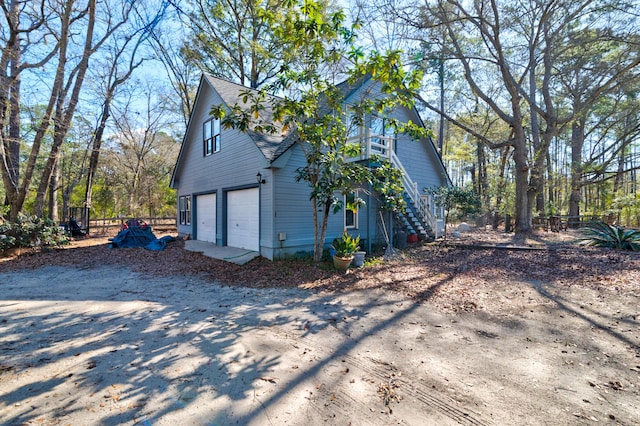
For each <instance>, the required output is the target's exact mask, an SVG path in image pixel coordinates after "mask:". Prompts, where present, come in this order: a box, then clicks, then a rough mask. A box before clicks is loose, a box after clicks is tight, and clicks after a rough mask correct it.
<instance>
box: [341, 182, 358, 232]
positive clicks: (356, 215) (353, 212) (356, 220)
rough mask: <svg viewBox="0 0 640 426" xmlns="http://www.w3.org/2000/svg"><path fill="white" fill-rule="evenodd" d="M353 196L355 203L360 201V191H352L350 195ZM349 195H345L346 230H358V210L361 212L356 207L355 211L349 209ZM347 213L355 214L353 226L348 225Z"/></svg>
mask: <svg viewBox="0 0 640 426" xmlns="http://www.w3.org/2000/svg"><path fill="white" fill-rule="evenodd" d="M351 194H353V200H354V202H355V200H357V199H358V190H357V189H356V190H355V191H352V192H351V193H350V194H349V195H351ZM349 195H345V196H344V228H345V229H358V210H360V209H359V208H358V206H356V209H355V211H354V210H352V209H349V208H348V207H347V206H348V204H347V201H348V200H347V198H348V197H349ZM347 211H350V212H352V214H353V224H351V225H348V224H347Z"/></svg>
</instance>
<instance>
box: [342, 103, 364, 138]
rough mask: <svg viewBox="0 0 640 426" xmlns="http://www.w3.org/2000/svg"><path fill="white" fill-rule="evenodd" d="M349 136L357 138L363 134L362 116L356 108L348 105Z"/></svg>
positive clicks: (347, 123)
mask: <svg viewBox="0 0 640 426" xmlns="http://www.w3.org/2000/svg"><path fill="white" fill-rule="evenodd" d="M345 124H346V125H347V138H349V139H351V138H355V137H358V136H361V134H362V116H361V115H359V114H358V113H357V112H356V110H355V109H354V108H351V107H347V122H346V123H345Z"/></svg>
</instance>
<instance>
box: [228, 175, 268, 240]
mask: <svg viewBox="0 0 640 426" xmlns="http://www.w3.org/2000/svg"><path fill="white" fill-rule="evenodd" d="M258 197H259V193H258V188H250V189H242V190H238V191H229V192H228V193H227V245H228V246H231V247H239V248H243V249H247V250H254V251H259V250H260V236H259V235H258V234H259V232H260V222H259V214H260V212H259V206H258Z"/></svg>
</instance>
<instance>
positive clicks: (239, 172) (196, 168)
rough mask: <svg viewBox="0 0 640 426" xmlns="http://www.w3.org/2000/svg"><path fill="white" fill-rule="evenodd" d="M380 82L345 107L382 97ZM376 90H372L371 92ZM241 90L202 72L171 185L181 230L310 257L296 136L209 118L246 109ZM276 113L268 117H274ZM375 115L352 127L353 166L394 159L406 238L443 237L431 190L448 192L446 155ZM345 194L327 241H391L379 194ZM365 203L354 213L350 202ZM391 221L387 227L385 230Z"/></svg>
mask: <svg viewBox="0 0 640 426" xmlns="http://www.w3.org/2000/svg"><path fill="white" fill-rule="evenodd" d="M376 84H377V83H375V82H374V81H373V80H363V81H361V82H359V83H358V84H357V85H348V84H346V83H344V84H342V85H340V86H339V87H340V88H341V90H342V91H343V93H344V102H345V103H346V104H347V105H349V104H350V103H355V102H357V101H358V100H359V99H360V98H361V97H362V96H370V94H371V93H373V91H374V90H375V85H376ZM372 89H373V90H372ZM246 90H247V88H246V87H244V86H240V85H237V84H234V83H231V82H228V81H225V80H222V79H219V78H215V77H212V76H209V75H203V76H202V78H201V80H200V85H199V88H198V92H197V95H196V100H195V106H194V109H193V112H192V114H191V117H190V120H189V124H188V127H187V130H186V133H185V136H184V140H183V143H182V147H181V150H180V154H179V157H178V160H177V163H176V167H175V170H174V173H173V176H172V179H171V187H172V188H174V189H176V190H177V196H178V212H177V217H178V233H179V234H180V235H181V236H184V235H187V234H189V235H190V237H191V238H193V239H196V240H201V241H209V242H212V243H215V244H217V245H221V246H231V247H239V248H244V249H247V250H253V251H258V252H260V254H261V255H262V256H264V257H267V258H269V259H274V258H278V257H282V256H286V255H290V254H293V253H297V252H300V251H313V238H314V228H313V211H312V205H311V202H310V198H309V195H310V187H309V186H308V185H307V184H306V183H305V182H304V181H301V182H297V181H296V179H295V178H296V170H297V169H298V168H299V167H301V166H303V165H304V164H305V157H304V154H303V152H302V149H301V147H300V144H299V142H298V141H297V140H296V138H295V134H292V133H287V132H282V131H280V132H276V133H275V134H273V133H259V132H256V131H252V130H248V131H245V132H242V131H239V130H236V129H225V128H223V126H221V123H220V120H219V119H215V118H213V117H212V116H211V114H210V111H211V107H212V106H214V105H216V106H219V105H222V106H223V107H225V108H228V107H231V106H233V105H236V104H241V100H242V93H243V92H245V91H246ZM269 113H270V111H269V109H268V108H266V109H265V110H264V111H262V112H261V114H263V117H262V119H263V120H264V119H267V120H268V118H269ZM393 114H394V117H396V118H399V119H401V120H405V121H406V120H412V122H414V123H422V121H421V119H420V117H419V115H418V113H417V111H416V110H415V109H412V108H411V109H410V108H399V109H398V110H396V111H393ZM388 118H389V117H385V116H376V115H370V116H368V117H364V118H363V120H361V125H359V126H357V127H355V128H353V129H351V130H350V140H351V141H358V143H360V144H361V146H362V155H361V156H360V157H359V158H356V159H353V160H354V161H367V159H368V158H370V157H371V155H373V154H377V155H380V156H382V157H385V158H388V159H389V160H390V161H391V163H392V164H393V165H394V167H398V168H399V169H400V170H401V171H402V173H403V177H404V178H403V185H404V189H405V198H406V200H407V205H408V208H407V212H406V214H404V215H401V217H397V218H396V219H394V220H393V221H394V222H396V228H398V226H402V227H405V228H406V229H407V230H408V232H409V233H415V234H419V235H421V236H423V237H427V236H429V235H430V236H433V235H434V234H435V235H439V234H441V233H442V231H443V229H444V221H443V215H442V212H441V209H440V208H437V207H436V206H434V205H433V203H431V199H430V197H429V195H427V194H426V193H425V192H424V188H427V187H434V186H443V185H449V184H450V182H449V178H448V176H447V173H446V171H445V168H444V165H443V163H442V161H441V158H440V156H439V154H438V152H437V150H436V148H435V146H434V144H433V142H432V141H431V140H430V139H429V138H424V139H422V140H414V139H412V138H411V137H409V136H408V135H404V134H394V133H393V131H392V130H391V128H390V127H389V126H387V125H386V124H385V120H386V119H388ZM356 191H360V193H355V192H354V193H353V194H351V195H348V196H347V199H346V200H345V206H346V207H347V208H345V209H343V210H342V211H341V212H340V213H338V214H335V215H332V216H331V217H330V218H329V225H328V229H327V244H329V243H330V242H331V241H332V239H333V238H334V237H335V236H338V235H340V234H342V232H343V230H345V229H346V230H347V231H348V232H350V233H352V234H359V235H360V237H361V239H362V240H363V245H364V246H365V247H363V248H364V249H366V250H370V248H371V245H372V244H376V243H381V244H385V243H386V238H385V231H386V233H387V234H388V232H389V231H388V230H389V229H390V226H389V225H391V223H389V222H390V221H392V219H391V215H390V214H384V215H381V214H379V203H378V202H377V200H376V197H375V195H374V194H372V193H371V192H370V191H368V190H367V188H364V187H363V188H361V189H360V190H356ZM356 196H357V197H359V198H361V199H363V200H364V201H365V205H364V206H359V207H354V206H353V205H352V204H351V203H350V202H349V201H350V200H349V198H351V197H356ZM383 222H384V226H383Z"/></svg>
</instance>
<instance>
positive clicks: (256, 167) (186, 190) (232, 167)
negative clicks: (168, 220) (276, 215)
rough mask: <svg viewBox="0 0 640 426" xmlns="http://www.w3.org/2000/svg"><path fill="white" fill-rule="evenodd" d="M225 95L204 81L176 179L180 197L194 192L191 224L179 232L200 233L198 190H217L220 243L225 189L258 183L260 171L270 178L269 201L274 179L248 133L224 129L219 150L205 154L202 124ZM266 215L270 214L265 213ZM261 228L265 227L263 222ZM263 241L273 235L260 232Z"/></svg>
mask: <svg viewBox="0 0 640 426" xmlns="http://www.w3.org/2000/svg"><path fill="white" fill-rule="evenodd" d="M221 102H222V99H221V98H220V97H219V96H218V95H217V94H216V93H215V92H214V91H213V90H211V88H210V87H209V86H208V85H207V84H203V85H202V87H201V89H200V93H199V95H198V102H197V104H196V108H195V110H194V111H193V114H192V116H191V122H190V125H189V128H188V129H187V134H186V135H185V139H184V141H183V143H184V147H183V152H182V156H181V158H180V165H179V167H180V169H179V170H178V171H177V173H176V176H175V178H176V179H175V180H176V187H177V190H178V191H177V192H178V197H179V196H182V195H192V207H191V211H192V220H191V223H192V226H184V225H181V226H179V228H178V232H179V233H180V234H191V235H194V236H197V230H196V229H194V227H193V225H194V224H195V223H197V218H196V217H195V211H196V203H197V198H196V196H197V194H204V193H211V192H217V194H218V198H217V212H216V214H217V226H216V234H217V235H216V238H217V244H220V245H221V244H222V243H223V239H224V232H223V231H224V219H225V217H226V215H225V214H224V209H225V207H226V206H225V205H224V202H223V200H224V197H223V194H224V191H225V190H228V189H233V188H242V187H250V186H256V185H257V181H256V173H257V172H258V171H260V172H261V173H262V175H263V178H264V179H265V180H266V181H267V183H265V184H264V185H262V188H261V191H260V197H261V202H262V203H266V205H268V204H269V203H270V200H271V197H272V196H271V188H272V187H273V183H272V179H270V175H269V173H268V171H267V170H266V167H267V165H268V164H267V161H266V159H265V158H264V156H263V155H262V153H261V152H260V150H259V149H258V148H257V147H256V145H255V143H254V142H253V141H252V140H251V139H250V138H249V136H248V135H246V134H244V133H241V132H238V131H236V130H232V129H229V130H227V129H222V133H221V138H220V152H217V153H214V154H212V155H209V156H207V157H205V156H204V155H203V135H202V125H203V123H204V122H205V121H206V120H208V119H209V118H210V115H209V110H210V108H211V106H212V105H217V104H220V103H221ZM262 217H263V218H265V217H268V215H264V214H263V215H262ZM262 225H263V226H262V229H261V231H263V230H265V229H266V228H265V227H264V224H262ZM261 236H262V237H263V238H261V241H262V242H264V243H268V242H269V240H270V235H267V238H266V241H265V239H264V237H265V234H264V233H263V232H261Z"/></svg>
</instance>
